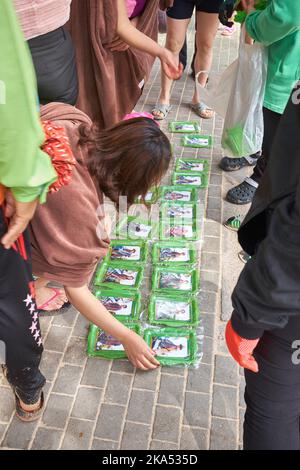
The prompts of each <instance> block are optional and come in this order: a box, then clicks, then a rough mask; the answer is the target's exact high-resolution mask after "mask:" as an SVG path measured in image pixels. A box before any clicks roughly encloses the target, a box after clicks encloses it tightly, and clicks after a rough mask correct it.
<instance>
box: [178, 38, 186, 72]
mask: <svg viewBox="0 0 300 470" xmlns="http://www.w3.org/2000/svg"><path fill="white" fill-rule="evenodd" d="M179 62H180V63H181V64H182V65H183V70H185V68H186V64H187V41H186V36H185V40H184V44H183V46H182V48H181V51H180V52H179Z"/></svg>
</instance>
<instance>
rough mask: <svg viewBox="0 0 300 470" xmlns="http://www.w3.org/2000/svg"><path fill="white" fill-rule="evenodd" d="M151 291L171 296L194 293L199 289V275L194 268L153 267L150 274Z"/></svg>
mask: <svg viewBox="0 0 300 470" xmlns="http://www.w3.org/2000/svg"><path fill="white" fill-rule="evenodd" d="M152 288H153V291H158V292H165V293H169V294H173V293H174V292H178V291H181V292H185V293H196V292H197V291H198V288H199V273H198V270H197V269H196V268H192V269H188V268H179V267H172V266H166V267H164V266H159V267H154V270H153V274H152Z"/></svg>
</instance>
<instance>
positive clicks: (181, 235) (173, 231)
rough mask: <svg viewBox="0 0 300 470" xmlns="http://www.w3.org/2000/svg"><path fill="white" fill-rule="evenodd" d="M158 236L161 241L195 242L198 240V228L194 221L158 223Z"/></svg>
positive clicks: (162, 221)
mask: <svg viewBox="0 0 300 470" xmlns="http://www.w3.org/2000/svg"><path fill="white" fill-rule="evenodd" d="M159 228H160V229H159V235H160V239H161V240H178V241H179V240H182V241H183V240H190V241H196V240H199V239H200V228H199V225H198V223H197V221H196V220H193V221H192V222H191V223H190V222H188V221H187V222H185V221H176V220H174V222H166V221H164V220H161V221H160V226H159Z"/></svg>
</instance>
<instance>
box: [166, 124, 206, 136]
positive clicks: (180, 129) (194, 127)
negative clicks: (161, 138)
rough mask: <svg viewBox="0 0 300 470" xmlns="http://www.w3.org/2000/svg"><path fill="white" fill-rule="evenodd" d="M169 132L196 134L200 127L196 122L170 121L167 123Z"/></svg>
mask: <svg viewBox="0 0 300 470" xmlns="http://www.w3.org/2000/svg"><path fill="white" fill-rule="evenodd" d="M169 131H170V132H173V133H180V134H181V133H183V134H185V133H186V134H187V133H192V134H193V133H198V132H199V131H200V125H199V122H198V121H172V122H170V123H169Z"/></svg>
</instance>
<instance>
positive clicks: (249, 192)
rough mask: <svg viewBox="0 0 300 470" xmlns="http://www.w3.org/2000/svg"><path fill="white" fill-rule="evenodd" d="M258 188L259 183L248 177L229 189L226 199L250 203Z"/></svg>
mask: <svg viewBox="0 0 300 470" xmlns="http://www.w3.org/2000/svg"><path fill="white" fill-rule="evenodd" d="M257 188H258V183H256V181H254V180H253V179H252V178H246V179H245V181H243V182H242V183H241V184H239V185H238V186H235V188H232V189H230V190H229V191H228V193H227V195H226V201H228V202H231V203H232V204H249V203H250V202H252V199H253V197H254V194H255V191H256V189H257Z"/></svg>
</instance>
